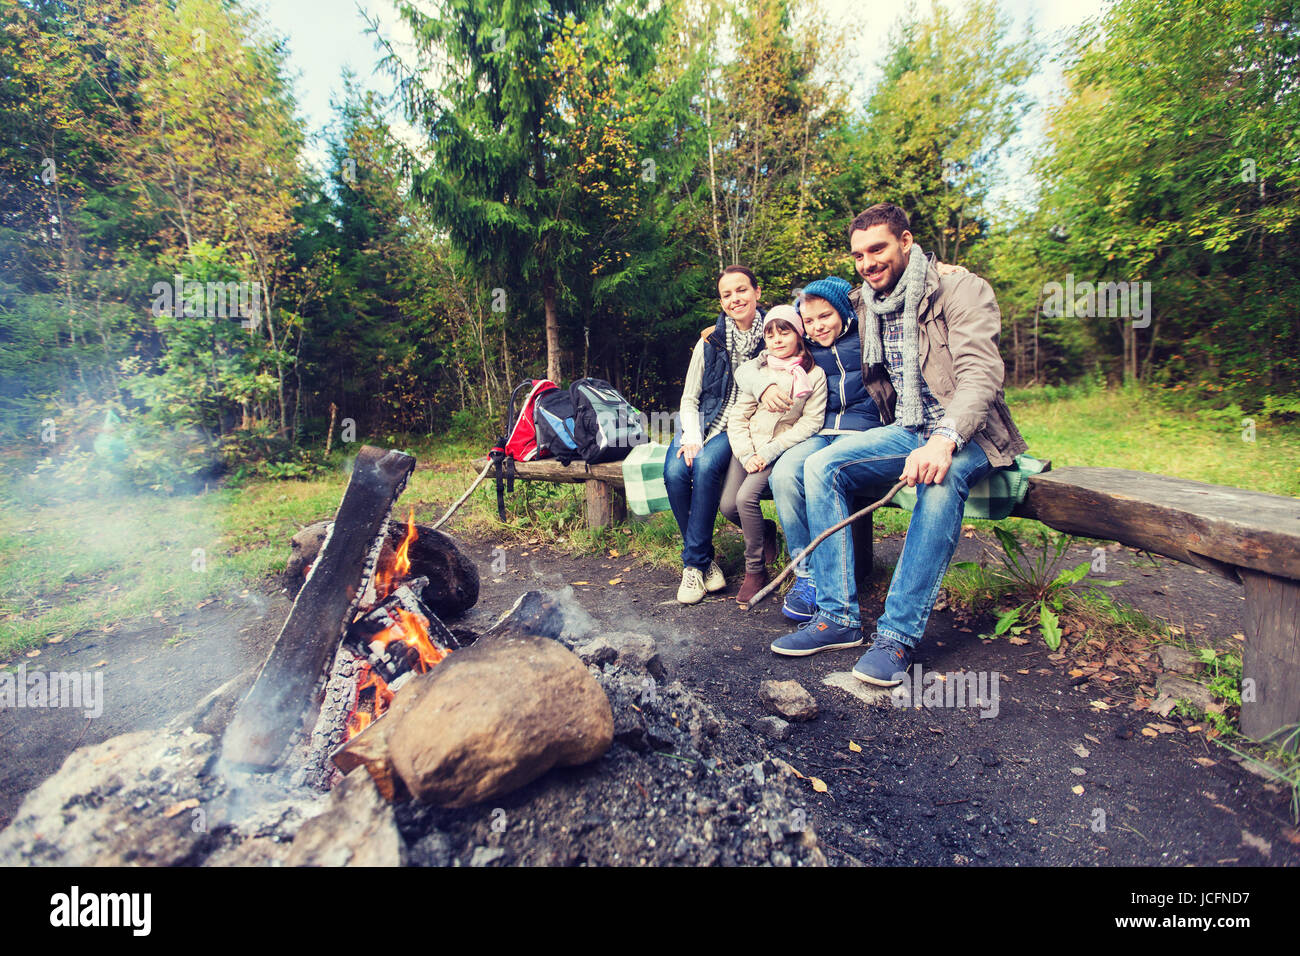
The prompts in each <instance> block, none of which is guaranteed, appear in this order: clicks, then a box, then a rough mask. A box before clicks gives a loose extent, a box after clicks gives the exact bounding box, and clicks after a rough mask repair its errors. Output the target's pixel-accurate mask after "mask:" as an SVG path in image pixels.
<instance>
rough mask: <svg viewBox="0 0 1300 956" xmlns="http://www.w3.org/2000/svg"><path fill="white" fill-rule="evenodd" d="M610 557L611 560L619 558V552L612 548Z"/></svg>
mask: <svg viewBox="0 0 1300 956" xmlns="http://www.w3.org/2000/svg"><path fill="white" fill-rule="evenodd" d="M609 556H610V557H611V558H617V557H618V551H616V550H615V549H614V548H610V549H609Z"/></svg>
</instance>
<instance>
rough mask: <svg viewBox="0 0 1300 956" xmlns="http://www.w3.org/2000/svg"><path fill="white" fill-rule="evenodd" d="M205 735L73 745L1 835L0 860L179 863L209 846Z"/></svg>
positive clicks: (147, 734)
mask: <svg viewBox="0 0 1300 956" xmlns="http://www.w3.org/2000/svg"><path fill="white" fill-rule="evenodd" d="M215 750H216V746H215V739H214V738H212V737H210V736H208V735H207V734H193V733H189V734H160V733H158V732H156V731H151V730H142V731H137V732H135V733H130V734H123V735H121V736H119V737H113V738H111V739H110V740H106V741H104V742H103V743H101V744H95V745H93V746H89V747H82V748H80V749H78V750H75V751H73V752H72V753H71V754H70V755H69V756H68V759H67V760H65V761H64V762H63V766H62V767H61V768H59V771H58V773H56V774H54V775H53V776H52V777H50V778H49V779H48V780H46V781H45V782H44V783H42V784H41V785H40V786H39V787H37V788H36V789H35V790H33V791H32V792H31V793H29V794H28V795H27V796H26V797H25V798H24V799H23V802H22V806H20V807H19V808H18V813H17V815H16V816H15V817H14V820H13V822H12V823H11V824H10V825H9V826H8V827H7V828H6V829H5V830H4V832H2V833H0V866H29V865H38V866H51V865H53V866H123V865H136V866H176V865H189V864H194V863H197V862H198V861H199V860H201V859H202V858H203V857H204V856H205V855H206V853H207V851H208V850H209V849H210V847H211V844H212V837H211V836H210V835H209V831H210V830H211V829H212V825H211V824H212V821H209V820H208V813H209V812H210V809H209V808H210V803H211V801H210V800H209V792H208V790H210V787H211V783H210V778H206V779H205V777H206V775H205V774H204V769H205V767H206V765H207V764H208V763H209V761H210V760H211V759H212V756H213V754H214V752H215Z"/></svg>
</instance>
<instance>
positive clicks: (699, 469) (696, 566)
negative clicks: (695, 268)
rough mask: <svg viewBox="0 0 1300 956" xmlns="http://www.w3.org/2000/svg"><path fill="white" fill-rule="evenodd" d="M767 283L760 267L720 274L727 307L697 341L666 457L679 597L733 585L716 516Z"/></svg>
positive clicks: (692, 599) (698, 597) (696, 598)
mask: <svg viewBox="0 0 1300 956" xmlns="http://www.w3.org/2000/svg"><path fill="white" fill-rule="evenodd" d="M760 294H761V290H760V289H759V287H758V280H757V279H756V278H755V277H754V273H752V272H750V271H749V270H748V269H746V268H745V267H744V266H728V267H727V268H726V269H724V270H722V274H721V275H720V276H718V299H719V301H720V302H721V304H722V313H721V314H720V315H719V316H718V321H717V323H716V324H715V325H714V327H713V329H712V330H711V331H710V332H708V333H707V334H706V335H704V336H702V337H701V338H700V340H699V341H698V342H696V343H695V350H694V351H693V352H692V353H691V364H690V367H689V368H688V369H687V370H686V382H685V385H684V387H683V389H682V404H681V413H680V415H679V422H680V428H679V429H678V430H677V434H676V435H674V436H673V442H672V444H671V445H670V446H669V448H668V456H667V458H666V459H665V460H664V485H665V487H666V489H667V491H668V502H669V504H670V505H672V509H673V517H674V518H676V519H677V527H679V528H680V529H681V532H682V583H681V586H680V587H679V588H678V589H677V600H678V601H680V602H682V603H683V604H698V603H699V602H700V601H702V600H704V595H705V592H710V593H712V592H715V591H721V590H722V589H723V588H725V587H726V586H727V579H726V578H725V577H724V576H723V574H722V569H721V568H719V567H718V564H717V562H716V561H714V560H713V522H714V519H715V518H716V517H717V515H718V503H719V501H720V500H721V498H722V485H723V482H724V481H725V480H726V477H727V469H728V467H729V466H730V465H731V445H730V443H729V442H728V441H727V434H726V429H727V421H728V418H729V417H730V415H731V413H732V409H733V407H734V406H735V403H736V395H737V388H736V382H735V371H736V369H737V368H739V367H740V366H741V365H742V364H743V363H745V362H747V361H749V360H750V359H751V358H753V357H754V356H755V355H757V354H758V352H759V349H760V348H761V347H762V345H763V334H762V326H761V324H759V323H757V322H756V321H755V320H756V319H757V318H758V316H759V315H760V314H761V313H760V311H759V308H758V298H759V295H760Z"/></svg>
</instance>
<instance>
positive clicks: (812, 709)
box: [758, 680, 817, 721]
mask: <svg viewBox="0 0 1300 956" xmlns="http://www.w3.org/2000/svg"><path fill="white" fill-rule="evenodd" d="M758 696H759V699H760V700H762V701H763V703H765V704H766V705H767V706H768V707H769V708H771V709H772V710H773V711H774V712H775V713H778V714H780V715H781V716H782V717H785V718H786V719H787V720H798V721H803V720H812V719H813V718H814V717H816V716H817V701H816V700H815V699H814V698H813V695H812V694H810V693H808V691H807V690H806V689H804V686H803V685H802V684H800V683H799V682H798V681H795V680H783V681H775V680H765V681H763V683H762V684H760V685H759V688H758Z"/></svg>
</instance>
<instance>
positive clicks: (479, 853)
mask: <svg viewBox="0 0 1300 956" xmlns="http://www.w3.org/2000/svg"><path fill="white" fill-rule="evenodd" d="M505 855H506V851H505V850H503V849H501V847H499V846H498V847H486V846H476V847H474V853H473V855H472V856H470V858H469V865H470V866H491V865H492V864H493V863H495V862H496V861H497V860H499V859H501V858H502V857H503V856H505Z"/></svg>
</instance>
